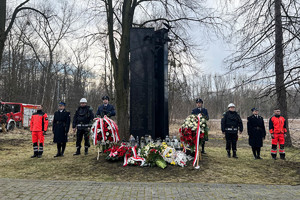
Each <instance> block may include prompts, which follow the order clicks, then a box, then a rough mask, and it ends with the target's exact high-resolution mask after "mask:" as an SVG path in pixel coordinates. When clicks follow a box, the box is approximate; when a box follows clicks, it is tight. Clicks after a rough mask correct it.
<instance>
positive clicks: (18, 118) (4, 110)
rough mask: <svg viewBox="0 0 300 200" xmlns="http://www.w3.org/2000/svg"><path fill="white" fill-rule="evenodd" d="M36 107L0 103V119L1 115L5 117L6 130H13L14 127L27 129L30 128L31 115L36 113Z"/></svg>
mask: <svg viewBox="0 0 300 200" xmlns="http://www.w3.org/2000/svg"><path fill="white" fill-rule="evenodd" d="M37 106H38V105H32V104H24V103H12V102H2V101H1V102H0V114H1V115H0V119H2V115H6V116H7V118H8V119H7V126H6V129H7V130H13V129H14V128H15V127H18V128H21V127H25V128H28V127H29V126H30V118H31V115H32V114H33V113H34V112H36V110H37Z"/></svg>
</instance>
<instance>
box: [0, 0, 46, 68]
mask: <svg viewBox="0 0 300 200" xmlns="http://www.w3.org/2000/svg"><path fill="white" fill-rule="evenodd" d="M29 1H30V0H26V1H24V2H23V3H21V4H20V5H18V6H17V7H16V8H15V10H14V12H13V14H12V16H11V19H10V22H9V24H8V27H7V28H6V27H5V24H6V7H7V6H6V0H1V1H0V67H1V64H2V55H3V51H4V45H5V41H6V39H7V36H8V34H9V32H10V30H11V28H12V26H13V24H14V22H15V20H16V17H17V14H18V13H19V12H20V11H22V10H32V11H34V12H37V13H39V14H41V15H42V16H43V17H44V18H45V19H47V17H46V16H45V15H44V13H42V12H40V11H39V10H37V9H35V8H32V7H26V6H25V4H27V3H28V2H29Z"/></svg>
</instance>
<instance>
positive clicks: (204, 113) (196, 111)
mask: <svg viewBox="0 0 300 200" xmlns="http://www.w3.org/2000/svg"><path fill="white" fill-rule="evenodd" d="M200 113H201V115H202V116H203V117H204V118H205V119H206V120H209V116H208V112H207V109H206V108H195V109H194V110H192V114H193V115H198V114H200Z"/></svg>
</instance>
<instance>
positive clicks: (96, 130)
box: [92, 119, 100, 145]
mask: <svg viewBox="0 0 300 200" xmlns="http://www.w3.org/2000/svg"><path fill="white" fill-rule="evenodd" d="M99 121H100V120H99V119H96V122H95V126H94V131H93V132H94V141H93V142H94V145H97V141H98V126H99ZM92 130H93V129H92Z"/></svg>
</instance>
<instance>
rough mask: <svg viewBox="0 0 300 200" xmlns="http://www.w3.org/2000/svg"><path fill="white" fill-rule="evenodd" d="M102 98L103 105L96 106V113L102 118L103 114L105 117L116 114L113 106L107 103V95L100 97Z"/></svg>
mask: <svg viewBox="0 0 300 200" xmlns="http://www.w3.org/2000/svg"><path fill="white" fill-rule="evenodd" d="M102 100H103V105H101V106H99V107H98V110H97V113H96V115H97V116H100V117H102V118H103V117H104V116H105V115H106V116H107V117H112V116H115V115H116V111H115V108H114V106H113V105H111V104H109V103H108V102H109V97H108V96H104V97H102Z"/></svg>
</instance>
